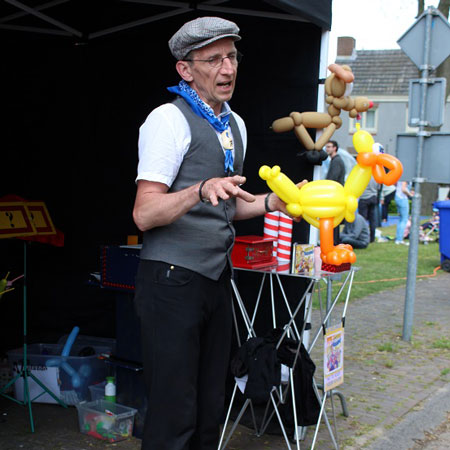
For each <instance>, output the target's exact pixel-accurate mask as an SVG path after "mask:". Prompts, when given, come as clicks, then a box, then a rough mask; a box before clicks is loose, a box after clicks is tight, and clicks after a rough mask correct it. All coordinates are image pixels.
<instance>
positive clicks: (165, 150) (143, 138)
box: [136, 103, 247, 187]
mask: <svg viewBox="0 0 450 450" xmlns="http://www.w3.org/2000/svg"><path fill="white" fill-rule="evenodd" d="M229 111H230V108H229V106H228V104H227V103H225V104H224V109H223V112H222V113H221V114H220V115H224V114H227V113H228V112H229ZM232 114H233V117H234V118H235V120H236V122H237V124H238V127H239V131H240V133H241V137H242V143H243V147H244V157H245V151H246V148H247V130H246V128H245V124H244V121H243V120H242V118H241V117H240V116H239V115H238V114H236V113H235V112H232ZM216 134H217V138H218V139H219V136H220V133H219V132H217V131H216ZM190 145H191V130H190V128H189V124H188V122H187V120H186V117H185V116H184V115H183V113H182V112H181V111H180V109H179V108H177V107H176V106H175V105H174V104H173V103H165V104H164V105H161V106H159V107H158V108H156V109H154V110H153V111H152V112H151V113H150V114H149V116H148V117H147V119H146V121H145V122H144V123H143V124H142V126H141V127H140V129H139V141H138V148H139V163H138V175H137V178H136V181H138V180H147V181H156V182H159V183H164V184H165V185H167V186H169V187H170V186H172V183H173V181H174V180H175V178H176V176H177V174H178V171H179V169H180V166H181V163H182V162H183V158H184V156H185V154H186V153H187V151H188V150H189V146H190ZM233 152H234V151H233ZM233 156H234V154H233Z"/></svg>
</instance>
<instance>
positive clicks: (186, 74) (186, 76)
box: [175, 61, 194, 83]
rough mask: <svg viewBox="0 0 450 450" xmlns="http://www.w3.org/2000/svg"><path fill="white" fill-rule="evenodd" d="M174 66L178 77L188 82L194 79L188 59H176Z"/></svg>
mask: <svg viewBox="0 0 450 450" xmlns="http://www.w3.org/2000/svg"><path fill="white" fill-rule="evenodd" d="M175 67H176V69H177V72H178V74H179V75H180V77H181V78H183V80H184V81H186V82H187V83H190V82H191V81H192V80H193V79H194V77H193V76H192V73H191V66H190V65H189V62H188V61H177V64H176V65H175Z"/></svg>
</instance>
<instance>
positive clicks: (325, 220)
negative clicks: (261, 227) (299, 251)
mask: <svg viewBox="0 0 450 450" xmlns="http://www.w3.org/2000/svg"><path fill="white" fill-rule="evenodd" d="M356 126H357V129H358V131H357V132H356V133H355V134H354V135H353V145H354V147H355V149H356V151H357V152H358V156H357V158H356V161H357V164H356V165H355V167H353V169H352V171H351V172H350V174H349V176H348V178H347V180H346V182H345V185H344V186H342V185H341V184H339V183H337V182H336V181H331V180H318V181H312V182H310V183H307V184H305V185H304V186H303V187H301V188H298V187H297V186H296V185H295V184H294V183H293V182H292V181H291V180H290V179H289V178H288V177H287V176H286V175H285V174H283V173H282V172H281V169H280V167H279V166H273V167H272V168H270V167H269V166H262V167H261V168H260V169H259V176H260V177H261V178H262V179H263V180H266V182H267V184H268V186H269V188H270V189H271V190H272V191H273V192H275V194H277V195H278V197H280V198H281V200H283V201H284V202H285V203H286V208H287V210H288V212H289V214H290V215H291V216H293V217H299V216H302V217H303V218H304V219H305V220H306V221H307V222H308V223H310V224H311V225H313V226H315V227H316V228H319V230H320V248H321V258H322V261H323V262H325V263H327V264H333V265H340V264H343V263H354V262H355V261H356V255H355V252H354V251H353V248H352V246H351V245H348V244H339V245H336V246H335V245H334V243H333V228H334V227H337V226H338V225H339V224H340V223H341V222H342V220H343V219H344V218H345V220H347V221H348V222H353V221H354V220H355V211H356V209H357V208H358V198H359V197H360V196H361V194H362V193H363V192H364V190H365V189H366V187H367V185H368V184H369V181H370V178H371V176H372V175H373V177H374V179H375V181H376V182H377V183H380V184H386V185H392V184H394V183H396V182H397V181H398V180H399V179H400V176H401V175H402V172H403V166H402V164H401V162H400V161H399V160H398V159H397V158H395V157H394V156H391V155H387V154H384V153H375V152H374V151H373V150H372V147H373V144H374V140H373V137H372V136H371V135H370V133H368V132H367V131H364V130H360V129H359V124H357V125H356ZM385 168H387V169H389V172H388V173H386V171H385Z"/></svg>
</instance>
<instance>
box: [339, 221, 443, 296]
mask: <svg viewBox="0 0 450 450" xmlns="http://www.w3.org/2000/svg"><path fill="white" fill-rule="evenodd" d="M395 229H396V227H395V225H393V226H390V227H383V228H381V231H382V235H383V236H395ZM408 251H409V247H407V246H406V245H395V243H394V241H389V242H373V243H372V244H369V247H368V248H366V249H362V250H358V249H355V253H356V258H357V260H356V263H355V264H354V266H356V267H359V268H360V270H359V271H358V272H356V273H355V277H354V281H353V288H352V294H351V299H357V298H362V297H365V296H367V295H370V294H373V293H376V292H380V291H384V290H386V289H391V288H394V287H397V286H406V275H407V266H408ZM440 258H441V256H440V252H439V243H437V242H430V243H429V244H428V245H424V244H422V243H419V256H418V261H417V275H433V270H434V269H435V268H436V267H438V266H439V265H440ZM339 286H340V283H338V282H336V283H334V288H335V289H336V290H337V289H338V288H339ZM344 298H345V297H344Z"/></svg>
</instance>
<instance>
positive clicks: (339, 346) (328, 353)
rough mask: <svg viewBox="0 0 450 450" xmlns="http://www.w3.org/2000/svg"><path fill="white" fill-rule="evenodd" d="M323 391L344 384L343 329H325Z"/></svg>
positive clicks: (336, 327)
mask: <svg viewBox="0 0 450 450" xmlns="http://www.w3.org/2000/svg"><path fill="white" fill-rule="evenodd" d="M323 373H324V389H325V392H327V391H329V390H330V389H334V388H335V387H337V386H339V385H340V384H342V383H343V382H344V328H343V327H342V326H341V325H336V326H334V327H331V328H327V330H326V334H325V341H324V358H323Z"/></svg>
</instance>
